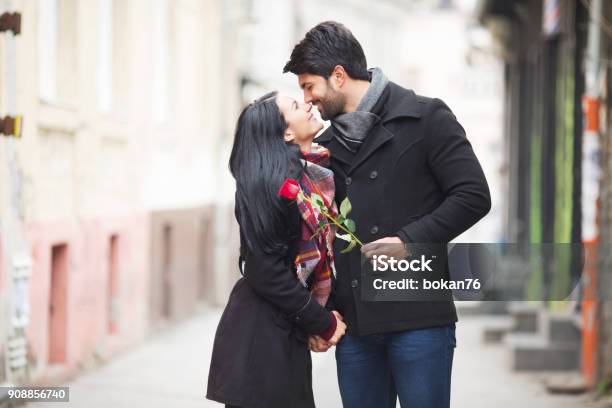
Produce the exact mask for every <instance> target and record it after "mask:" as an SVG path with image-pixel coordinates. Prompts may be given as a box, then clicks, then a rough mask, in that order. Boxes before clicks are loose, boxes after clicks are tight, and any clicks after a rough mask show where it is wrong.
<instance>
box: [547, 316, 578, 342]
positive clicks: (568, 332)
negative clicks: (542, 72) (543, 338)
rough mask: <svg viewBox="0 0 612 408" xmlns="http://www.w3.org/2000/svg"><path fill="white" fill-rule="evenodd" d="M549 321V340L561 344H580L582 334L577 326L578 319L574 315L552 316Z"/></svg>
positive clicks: (548, 318)
mask: <svg viewBox="0 0 612 408" xmlns="http://www.w3.org/2000/svg"><path fill="white" fill-rule="evenodd" d="M547 320H548V338H549V339H550V340H551V341H553V342H556V341H560V342H580V341H581V339H582V333H581V332H580V328H579V327H578V326H577V325H576V318H575V315H573V314H562V315H559V314H551V315H549V316H548V317H547Z"/></svg>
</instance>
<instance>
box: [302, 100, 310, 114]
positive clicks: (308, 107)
mask: <svg viewBox="0 0 612 408" xmlns="http://www.w3.org/2000/svg"><path fill="white" fill-rule="evenodd" d="M303 109H304V110H305V111H306V112H310V110H311V109H312V103H310V102H309V103H304V106H303Z"/></svg>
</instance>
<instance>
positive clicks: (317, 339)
mask: <svg viewBox="0 0 612 408" xmlns="http://www.w3.org/2000/svg"><path fill="white" fill-rule="evenodd" d="M332 313H333V314H334V317H335V318H336V331H335V332H334V335H333V336H332V337H331V338H330V339H329V341H327V340H325V339H323V338H322V337H321V336H317V335H314V336H308V348H309V349H310V350H311V351H314V352H316V353H322V352H325V351H327V350H329V348H330V347H331V346H335V345H336V344H338V342H339V341H340V339H341V338H342V336H344V334H345V332H346V323H344V317H342V315H341V314H340V313H338V312H337V311H335V310H333V311H332Z"/></svg>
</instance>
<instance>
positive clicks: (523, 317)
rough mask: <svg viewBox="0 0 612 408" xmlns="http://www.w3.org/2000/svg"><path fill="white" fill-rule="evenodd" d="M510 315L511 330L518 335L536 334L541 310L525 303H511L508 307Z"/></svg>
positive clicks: (539, 307)
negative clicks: (512, 320) (512, 322)
mask: <svg viewBox="0 0 612 408" xmlns="http://www.w3.org/2000/svg"><path fill="white" fill-rule="evenodd" d="M508 311H509V313H510V315H511V316H512V317H513V318H514V325H513V327H512V330H513V331H514V332H518V333H536V332H538V324H539V323H540V320H541V319H540V315H541V313H542V308H541V306H539V305H534V304H531V303H525V302H512V303H511V304H510V305H509V306H508Z"/></svg>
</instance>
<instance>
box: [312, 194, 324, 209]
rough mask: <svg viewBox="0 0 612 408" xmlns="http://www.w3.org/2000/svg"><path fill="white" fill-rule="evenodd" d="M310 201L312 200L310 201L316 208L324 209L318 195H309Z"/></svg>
mask: <svg viewBox="0 0 612 408" xmlns="http://www.w3.org/2000/svg"><path fill="white" fill-rule="evenodd" d="M310 199H311V200H312V201H313V202H314V203H315V204H316V205H317V206H319V207H320V208H324V207H325V204H324V202H323V199H322V198H321V196H320V195H318V194H316V193H312V194H311V195H310Z"/></svg>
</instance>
